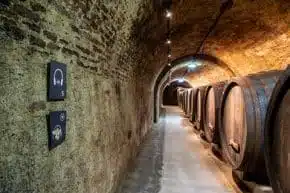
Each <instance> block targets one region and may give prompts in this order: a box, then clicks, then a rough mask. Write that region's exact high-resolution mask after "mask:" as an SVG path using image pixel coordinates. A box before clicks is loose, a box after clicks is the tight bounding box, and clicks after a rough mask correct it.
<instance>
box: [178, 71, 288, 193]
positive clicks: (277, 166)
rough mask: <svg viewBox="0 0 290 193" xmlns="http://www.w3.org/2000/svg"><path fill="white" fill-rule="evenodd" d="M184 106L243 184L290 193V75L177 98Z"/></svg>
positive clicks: (253, 78) (255, 77)
mask: <svg viewBox="0 0 290 193" xmlns="http://www.w3.org/2000/svg"><path fill="white" fill-rule="evenodd" d="M179 100H180V102H179V103H180V106H181V108H182V109H183V110H184V112H185V113H186V114H187V116H189V118H190V119H191V120H192V122H193V123H194V124H193V125H194V126H195V128H196V129H197V130H199V131H204V133H205V137H206V139H207V141H208V142H210V143H217V144H220V145H221V148H222V152H223V157H224V159H225V160H226V161H227V162H228V163H229V164H230V165H231V167H232V168H233V170H237V171H242V172H243V176H244V179H246V180H250V181H255V182H257V183H263V184H267V183H268V181H270V183H271V185H272V187H273V190H274V192H275V193H288V192H290V184H288V179H289V178H290V120H289V121H288V120H287V119H288V118H289V119H290V69H286V70H285V71H268V72H260V73H257V74H251V75H248V76H245V77H240V78H235V79H232V80H229V81H226V82H220V83H216V84H213V85H209V86H206V87H199V88H195V89H188V90H184V91H183V92H180V94H179Z"/></svg>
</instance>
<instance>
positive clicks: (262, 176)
mask: <svg viewBox="0 0 290 193" xmlns="http://www.w3.org/2000/svg"><path fill="white" fill-rule="evenodd" d="M279 75H280V72H279V71H271V72H263V73H258V74H255V75H254V74H253V75H249V76H246V77H242V78H238V79H234V80H232V81H230V82H229V84H227V86H226V87H225V90H224V91H223V97H222V103H221V108H220V112H219V113H220V114H219V117H220V119H221V120H220V122H219V123H220V126H219V128H220V130H219V132H220V139H221V145H222V149H223V155H224V157H225V159H226V160H227V161H228V162H229V164H230V165H231V166H232V167H233V169H237V170H241V171H243V172H245V174H247V176H249V178H250V180H254V181H256V182H259V183H267V181H268V180H267V175H266V172H265V171H266V169H265V161H264V156H263V151H264V126H265V125H264V122H265V116H266V109H267V106H268V101H269V98H270V95H271V93H272V91H273V88H274V86H275V84H276V82H277V79H278V76H279Z"/></svg>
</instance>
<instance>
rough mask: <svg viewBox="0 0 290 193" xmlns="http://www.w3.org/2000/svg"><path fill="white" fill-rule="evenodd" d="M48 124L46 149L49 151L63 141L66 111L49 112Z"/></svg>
mask: <svg viewBox="0 0 290 193" xmlns="http://www.w3.org/2000/svg"><path fill="white" fill-rule="evenodd" d="M48 123H49V126H48V147H49V149H50V150H51V149H53V148H55V147H56V146H58V145H59V144H61V143H62V142H63V141H64V140H65V136H66V111H54V112H50V113H49V117H48Z"/></svg>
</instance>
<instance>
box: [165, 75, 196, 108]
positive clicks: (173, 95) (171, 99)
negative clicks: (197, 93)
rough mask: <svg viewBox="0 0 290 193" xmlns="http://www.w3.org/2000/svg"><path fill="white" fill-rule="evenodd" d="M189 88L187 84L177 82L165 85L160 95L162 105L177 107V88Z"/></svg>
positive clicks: (181, 81)
mask: <svg viewBox="0 0 290 193" xmlns="http://www.w3.org/2000/svg"><path fill="white" fill-rule="evenodd" d="M180 87H181V88H191V86H190V85H189V83H188V82H185V81H183V80H177V81H174V82H172V83H170V84H169V85H167V86H166V87H165V89H164V91H163V94H162V96H163V97H162V101H163V105H173V106H177V105H178V103H177V89H178V88H180Z"/></svg>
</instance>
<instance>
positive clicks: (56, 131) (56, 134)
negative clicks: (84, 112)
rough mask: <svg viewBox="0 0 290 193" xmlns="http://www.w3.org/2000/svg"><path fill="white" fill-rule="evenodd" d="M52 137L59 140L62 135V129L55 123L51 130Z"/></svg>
mask: <svg viewBox="0 0 290 193" xmlns="http://www.w3.org/2000/svg"><path fill="white" fill-rule="evenodd" d="M52 135H53V138H54V139H55V140H59V139H60V138H61V136H62V130H61V126H60V125H56V126H55V127H54V129H53V131H52Z"/></svg>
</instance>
